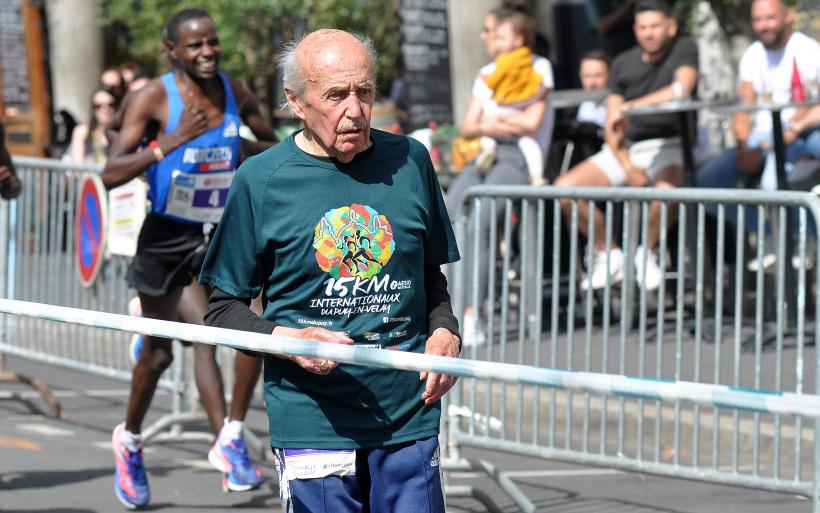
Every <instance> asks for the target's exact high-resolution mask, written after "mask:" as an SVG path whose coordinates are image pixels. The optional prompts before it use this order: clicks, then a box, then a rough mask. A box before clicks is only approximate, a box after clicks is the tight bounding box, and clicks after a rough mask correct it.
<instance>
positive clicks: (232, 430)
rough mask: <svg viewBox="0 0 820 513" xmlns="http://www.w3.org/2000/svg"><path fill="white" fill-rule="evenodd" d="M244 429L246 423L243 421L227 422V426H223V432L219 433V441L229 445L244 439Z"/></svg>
mask: <svg viewBox="0 0 820 513" xmlns="http://www.w3.org/2000/svg"><path fill="white" fill-rule="evenodd" d="M244 427H245V423H244V422H243V421H241V420H229V421H227V422H225V425H223V426H222V430H220V431H219V441H220V442H222V443H227V442H230V441H231V440H236V439H237V438H242V430H243V429H244Z"/></svg>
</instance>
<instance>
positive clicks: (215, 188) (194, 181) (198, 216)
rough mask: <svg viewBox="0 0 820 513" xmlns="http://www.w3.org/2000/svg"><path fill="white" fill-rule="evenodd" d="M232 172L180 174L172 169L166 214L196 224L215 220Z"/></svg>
mask: <svg viewBox="0 0 820 513" xmlns="http://www.w3.org/2000/svg"><path fill="white" fill-rule="evenodd" d="M234 174H235V172H234V171H224V172H220V173H183V172H182V171H174V173H173V175H172V178H171V188H170V190H169V191H168V198H167V200H166V202H165V213H166V214H168V215H172V216H174V217H178V218H180V219H185V220H186V221H192V222H196V223H214V224H215V223H218V222H219V219H220V218H221V217H222V211H223V210H224V208H225V200H227V198H228V189H230V187H231V181H233V175H234Z"/></svg>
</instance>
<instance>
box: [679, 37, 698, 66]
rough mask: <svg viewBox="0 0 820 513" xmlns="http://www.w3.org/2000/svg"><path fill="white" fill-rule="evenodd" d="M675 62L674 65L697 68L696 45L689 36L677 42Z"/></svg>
mask: <svg viewBox="0 0 820 513" xmlns="http://www.w3.org/2000/svg"><path fill="white" fill-rule="evenodd" d="M679 44H680V47H679V50H678V56H677V62H676V63H675V66H676V67H678V68H680V67H682V66H689V67H692V68H695V69H698V45H697V44H696V43H695V42H694V41H693V40H692V39H690V38H688V37H687V38H684V39H682V40H680V42H679Z"/></svg>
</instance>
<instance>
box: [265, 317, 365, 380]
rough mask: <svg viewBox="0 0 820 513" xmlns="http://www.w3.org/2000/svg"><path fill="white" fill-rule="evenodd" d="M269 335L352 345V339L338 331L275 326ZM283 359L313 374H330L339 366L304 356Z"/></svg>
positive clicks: (328, 361) (331, 362) (335, 363)
mask: <svg viewBox="0 0 820 513" xmlns="http://www.w3.org/2000/svg"><path fill="white" fill-rule="evenodd" d="M271 335H279V336H282V337H290V338H300V339H302V340H313V341H316V342H330V343H332V344H346V345H350V344H353V339H351V338H350V337H348V336H347V335H345V334H344V333H342V332H340V331H330V330H326V329H324V328H318V327H310V328H302V329H296V328H286V327H285V326H277V327H276V328H274V329H273V332H272V333H271ZM283 358H285V359H288V360H292V361H294V362H296V363H297V364H298V365H299V366H300V367H302V368H303V369H305V370H306V371H308V372H312V373H313V374H322V375H325V374H330V371H332V370H333V369H335V368H336V367H338V366H339V364H338V363H337V362H334V361H332V360H325V359H323V358H308V357H305V356H283Z"/></svg>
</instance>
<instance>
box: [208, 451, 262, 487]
mask: <svg viewBox="0 0 820 513" xmlns="http://www.w3.org/2000/svg"><path fill="white" fill-rule="evenodd" d="M208 461H210V462H211V465H213V466H214V467H215V468H216V469H217V470H219V471H220V472H222V474H223V479H222V490H223V491H225V492H229V491H232V492H244V491H246V490H253V489H254V488H258V487H259V485H261V484H262V483H263V482H264V481H265V478H264V477H262V471H261V470H259V467H257V466H256V465H255V464H254V462H253V461H251V457H250V455H249V454H248V447H247V446H246V445H245V440H244V439H243V438H236V439H233V440H231V441H230V442H229V443H227V444H222V443H220V442H219V440H217V441H216V443H215V444H214V445H213V447H211V450H210V451H208Z"/></svg>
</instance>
